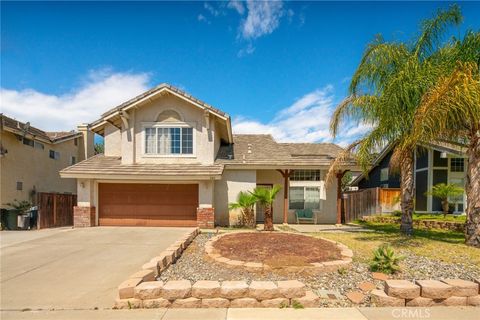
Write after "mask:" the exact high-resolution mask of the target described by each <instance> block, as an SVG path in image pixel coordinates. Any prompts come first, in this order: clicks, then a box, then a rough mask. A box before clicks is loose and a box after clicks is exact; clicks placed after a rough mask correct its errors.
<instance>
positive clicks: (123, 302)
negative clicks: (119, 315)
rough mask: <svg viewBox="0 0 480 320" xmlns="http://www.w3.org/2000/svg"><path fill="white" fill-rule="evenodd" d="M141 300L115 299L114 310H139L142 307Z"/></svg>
mask: <svg viewBox="0 0 480 320" xmlns="http://www.w3.org/2000/svg"><path fill="white" fill-rule="evenodd" d="M142 305H143V304H142V300H139V299H133V298H132V299H116V300H115V305H114V308H115V309H139V308H141V307H142Z"/></svg>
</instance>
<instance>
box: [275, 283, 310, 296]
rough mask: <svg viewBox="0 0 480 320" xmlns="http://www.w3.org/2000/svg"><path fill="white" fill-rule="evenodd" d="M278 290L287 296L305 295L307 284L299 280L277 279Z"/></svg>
mask: <svg viewBox="0 0 480 320" xmlns="http://www.w3.org/2000/svg"><path fill="white" fill-rule="evenodd" d="M277 285H278V291H279V292H280V294H281V295H282V296H283V297H285V298H301V297H303V296H305V285H304V284H303V283H301V282H300V281H298V280H287V281H277Z"/></svg>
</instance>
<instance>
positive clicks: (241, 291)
mask: <svg viewBox="0 0 480 320" xmlns="http://www.w3.org/2000/svg"><path fill="white" fill-rule="evenodd" d="M247 292H248V285H247V283H246V282H245V281H223V282H222V286H221V287H220V296H221V297H222V298H227V299H236V298H241V297H243V296H245V295H246V294H247Z"/></svg>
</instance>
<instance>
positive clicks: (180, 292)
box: [162, 280, 192, 300]
mask: <svg viewBox="0 0 480 320" xmlns="http://www.w3.org/2000/svg"><path fill="white" fill-rule="evenodd" d="M191 290H192V285H191V284H190V281H188V280H176V281H174V280H172V281H168V282H167V283H166V284H165V285H164V286H163V289H162V297H163V298H165V299H168V300H175V299H183V298H187V297H189V296H190V292H191Z"/></svg>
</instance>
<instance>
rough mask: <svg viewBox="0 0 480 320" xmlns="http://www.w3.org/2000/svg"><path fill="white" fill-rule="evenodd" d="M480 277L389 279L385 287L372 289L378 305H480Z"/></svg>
mask: <svg viewBox="0 0 480 320" xmlns="http://www.w3.org/2000/svg"><path fill="white" fill-rule="evenodd" d="M479 284H480V280H475V282H472V281H466V280H461V279H445V280H441V281H438V280H417V281H415V283H414V282H410V281H407V280H386V281H385V290H373V291H372V292H371V298H372V303H374V304H375V305H376V306H378V307H400V306H402V307H403V306H407V307H433V306H480V292H479Z"/></svg>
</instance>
